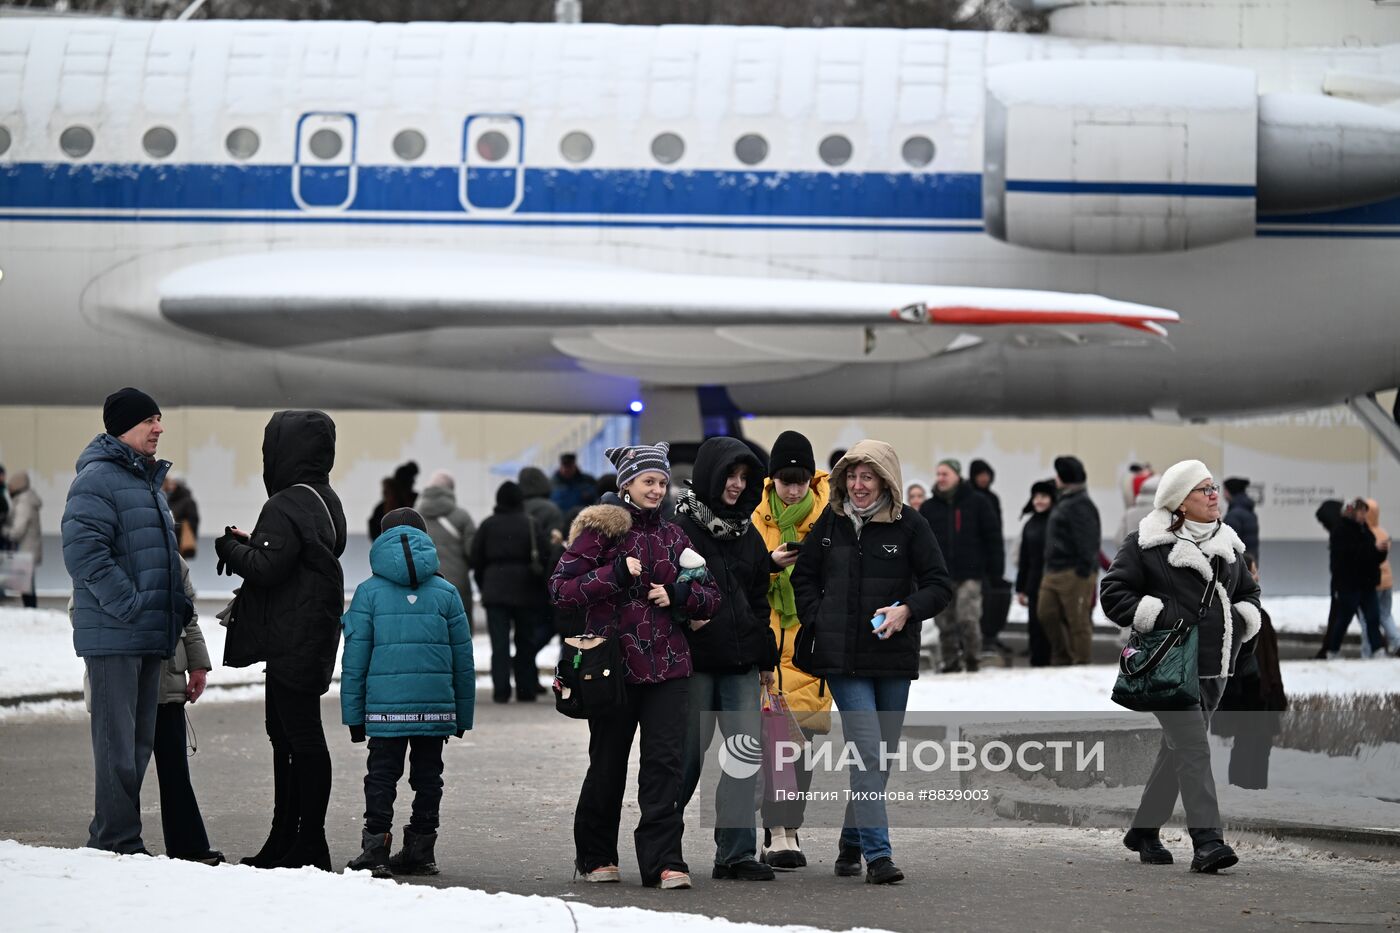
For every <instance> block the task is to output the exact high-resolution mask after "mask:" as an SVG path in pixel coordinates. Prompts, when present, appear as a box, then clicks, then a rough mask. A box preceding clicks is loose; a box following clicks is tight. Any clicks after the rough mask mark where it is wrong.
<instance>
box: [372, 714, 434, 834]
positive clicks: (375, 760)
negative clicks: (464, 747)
mask: <svg viewBox="0 0 1400 933" xmlns="http://www.w3.org/2000/svg"><path fill="white" fill-rule="evenodd" d="M446 743H447V739H445V738H443V737H442V736H440V735H396V736H392V737H384V738H381V737H380V736H371V737H370V740H369V761H368V763H367V765H366V771H365V832H367V833H373V834H375V835H380V834H383V833H387V832H389V831H390V830H391V829H393V826H394V798H395V797H397V796H398V790H399V778H400V777H402V776H403V759H404V754H405V753H407V754H408V756H409V766H408V786H409V787H411V788H413V816H412V817H411V818H410V819H409V821H408V828H409V829H410V830H412V831H413V832H414V833H415V834H416V835H419V836H428V835H431V834H433V833H435V832H437V828H438V808H439V807H440V806H441V805H442V747H443V745H445V744H446Z"/></svg>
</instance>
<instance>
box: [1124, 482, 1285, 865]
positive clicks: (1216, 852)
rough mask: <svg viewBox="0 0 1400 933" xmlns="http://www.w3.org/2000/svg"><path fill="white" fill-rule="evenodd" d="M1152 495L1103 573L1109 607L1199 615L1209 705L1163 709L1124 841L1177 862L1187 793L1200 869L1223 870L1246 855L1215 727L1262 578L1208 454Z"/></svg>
mask: <svg viewBox="0 0 1400 933" xmlns="http://www.w3.org/2000/svg"><path fill="white" fill-rule="evenodd" d="M1153 505H1154V506H1155V508H1154V509H1153V510H1152V511H1151V512H1149V513H1148V514H1147V516H1146V517H1144V518H1143V519H1142V521H1141V522H1140V523H1139V524H1138V527H1137V530H1136V531H1134V532H1132V533H1131V534H1129V535H1128V537H1127V538H1126V539H1125V540H1124V542H1123V547H1122V548H1121V549H1120V550H1119V551H1118V556H1117V557H1115V558H1114V560H1113V566H1112V567H1111V568H1110V569H1109V571H1108V574H1107V575H1106V576H1105V577H1104V578H1103V584H1102V587H1101V589H1100V595H1101V598H1102V602H1103V610H1104V614H1105V615H1107V616H1108V617H1109V618H1110V619H1112V620H1113V621H1114V622H1116V623H1117V624H1119V625H1121V626H1123V627H1125V628H1126V627H1127V626H1130V625H1131V626H1132V627H1133V628H1134V629H1136V630H1138V631H1139V632H1150V631H1152V630H1153V629H1154V628H1158V627H1165V626H1171V625H1173V624H1175V622H1176V621H1177V619H1186V620H1187V621H1188V622H1194V623H1195V624H1196V626H1197V643H1198V645H1199V657H1198V659H1197V665H1198V668H1199V670H1198V673H1199V676H1200V678H1201V705H1200V707H1199V708H1198V709H1195V710H1186V711H1179V712H1162V713H1156V714H1155V715H1156V716H1157V719H1158V721H1160V722H1161V724H1162V745H1161V748H1160V749H1159V750H1158V752H1157V762H1156V764H1155V765H1154V766H1153V768H1152V774H1151V776H1150V777H1149V778H1148V780H1147V786H1146V787H1145V788H1143V792H1142V802H1141V803H1140V804H1139V805H1138V811H1137V815H1136V816H1135V817H1134V818H1133V828H1132V829H1130V830H1129V831H1128V834H1127V835H1126V836H1124V837H1123V844H1124V845H1126V846H1127V847H1128V848H1129V849H1132V850H1133V851H1135V852H1137V853H1138V854H1139V856H1140V857H1141V859H1142V861H1144V862H1147V863H1149V864H1155V865H1170V864H1171V862H1172V854H1171V852H1169V851H1168V850H1167V849H1166V847H1165V846H1163V845H1162V842H1161V838H1160V832H1159V831H1160V829H1161V827H1162V824H1164V823H1165V822H1166V821H1167V820H1168V819H1169V818H1170V817H1171V814H1172V810H1173V809H1174V808H1175V807H1176V798H1177V796H1178V794H1179V795H1180V796H1181V799H1182V803H1183V804H1185V807H1186V820H1187V825H1188V826H1189V827H1190V830H1189V831H1190V833H1191V842H1192V844H1193V846H1194V848H1195V852H1194V855H1193V857H1192V859H1191V870H1192V871H1201V872H1216V871H1219V870H1220V869H1222V868H1229V867H1230V866H1231V865H1234V864H1235V863H1236V862H1238V861H1239V858H1238V857H1237V856H1236V855H1235V852H1234V850H1233V849H1231V848H1230V847H1229V846H1228V845H1226V844H1225V840H1224V838H1223V837H1222V835H1221V832H1220V826H1221V821H1220V807H1219V804H1218V803H1217V801H1216V796H1215V778H1214V776H1213V775H1212V774H1211V770H1210V742H1209V739H1208V736H1207V730H1208V728H1209V723H1210V717H1211V714H1212V713H1214V712H1215V708H1216V707H1217V706H1218V705H1219V704H1220V696H1221V694H1222V693H1223V692H1224V688H1225V680H1226V678H1227V677H1228V676H1229V675H1230V674H1232V673H1234V668H1235V660H1236V658H1238V657H1239V654H1240V649H1241V646H1244V645H1245V643H1246V642H1249V641H1250V640H1251V639H1253V638H1254V636H1255V635H1257V634H1258V632H1259V585H1258V584H1257V583H1255V582H1254V578H1253V577H1252V576H1250V574H1249V571H1248V569H1247V568H1246V567H1245V563H1244V560H1243V555H1244V543H1243V542H1241V541H1240V538H1239V536H1238V535H1237V534H1235V532H1234V530H1233V529H1232V528H1230V526H1229V525H1226V524H1225V523H1224V522H1222V521H1221V520H1220V486H1219V485H1218V484H1217V483H1216V481H1215V480H1214V479H1213V478H1212V477H1211V473H1210V470H1209V469H1207V468H1206V465H1205V464H1204V463H1201V462H1200V461H1199V460H1183V461H1181V462H1180V463H1177V464H1175V465H1173V466H1172V467H1171V468H1170V469H1169V470H1167V471H1166V472H1165V473H1163V474H1162V478H1161V481H1160V483H1159V484H1158V487H1157V495H1156V498H1155V499H1154V500H1153ZM1212 581H1213V582H1214V585H1213V586H1212V585H1211V584H1212ZM1208 591H1209V592H1208ZM1248 650H1250V651H1252V650H1253V645H1252V644H1251V645H1249V646H1248Z"/></svg>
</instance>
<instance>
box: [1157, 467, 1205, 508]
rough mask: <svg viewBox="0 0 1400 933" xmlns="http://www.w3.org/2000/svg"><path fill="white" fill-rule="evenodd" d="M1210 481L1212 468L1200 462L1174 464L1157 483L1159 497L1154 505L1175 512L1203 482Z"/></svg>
mask: <svg viewBox="0 0 1400 933" xmlns="http://www.w3.org/2000/svg"><path fill="white" fill-rule="evenodd" d="M1207 479H1210V468H1209V467H1207V466H1206V465H1205V464H1204V463H1202V462H1201V461H1199V460H1183V461H1181V462H1180V463H1173V464H1172V465H1171V466H1170V467H1168V468H1167V472H1165V473H1163V474H1162V478H1161V479H1160V480H1159V481H1158V483H1157V495H1156V496H1155V497H1154V498H1153V500H1152V504H1153V505H1155V506H1156V507H1157V508H1159V509H1166V510H1167V511H1168V512H1175V511H1176V510H1177V509H1179V508H1181V503H1183V502H1185V501H1186V497H1187V496H1189V495H1191V490H1192V489H1195V488H1196V484H1197V483H1199V482H1201V481H1202V480H1207Z"/></svg>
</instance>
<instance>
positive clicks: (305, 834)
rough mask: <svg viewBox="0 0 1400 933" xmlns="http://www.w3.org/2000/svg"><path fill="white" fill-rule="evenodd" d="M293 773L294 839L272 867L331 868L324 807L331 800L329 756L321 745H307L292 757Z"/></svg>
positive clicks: (328, 869) (325, 869)
mask: <svg viewBox="0 0 1400 933" xmlns="http://www.w3.org/2000/svg"><path fill="white" fill-rule="evenodd" d="M292 760H293V764H294V768H293V771H294V773H295V775H296V795H297V809H298V812H299V814H300V817H301V818H300V819H299V820H298V821H297V835H296V840H295V841H294V842H293V843H292V847H291V848H290V849H288V850H287V852H286V854H285V855H283V856H282V857H281V858H280V859H278V860H277V863H276V864H275V865H274V866H273V867H275V868H306V867H311V868H319V869H321V870H322V871H331V851H330V847H329V846H328V845H327V844H326V807H327V806H328V805H329V804H330V800H331V756H330V752H328V751H326V750H325V749H307V750H305V751H303V752H299V753H297V754H296V756H295V757H294V758H293V759H292Z"/></svg>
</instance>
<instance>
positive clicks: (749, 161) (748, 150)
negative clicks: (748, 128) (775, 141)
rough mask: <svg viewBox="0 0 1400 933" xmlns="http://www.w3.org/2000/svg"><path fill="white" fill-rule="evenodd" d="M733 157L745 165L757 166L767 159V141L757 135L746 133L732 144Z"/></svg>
mask: <svg viewBox="0 0 1400 933" xmlns="http://www.w3.org/2000/svg"><path fill="white" fill-rule="evenodd" d="M734 155H735V157H736V158H737V159H738V160H739V161H740V162H743V163H744V164H745V165H757V164H758V163H760V162H762V161H763V160H764V159H766V158H768V140H766V139H764V138H763V137H762V136H759V135H758V134H757V133H746V134H744V135H743V136H740V137H739V138H738V139H737V140H736V141H735V142H734Z"/></svg>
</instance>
